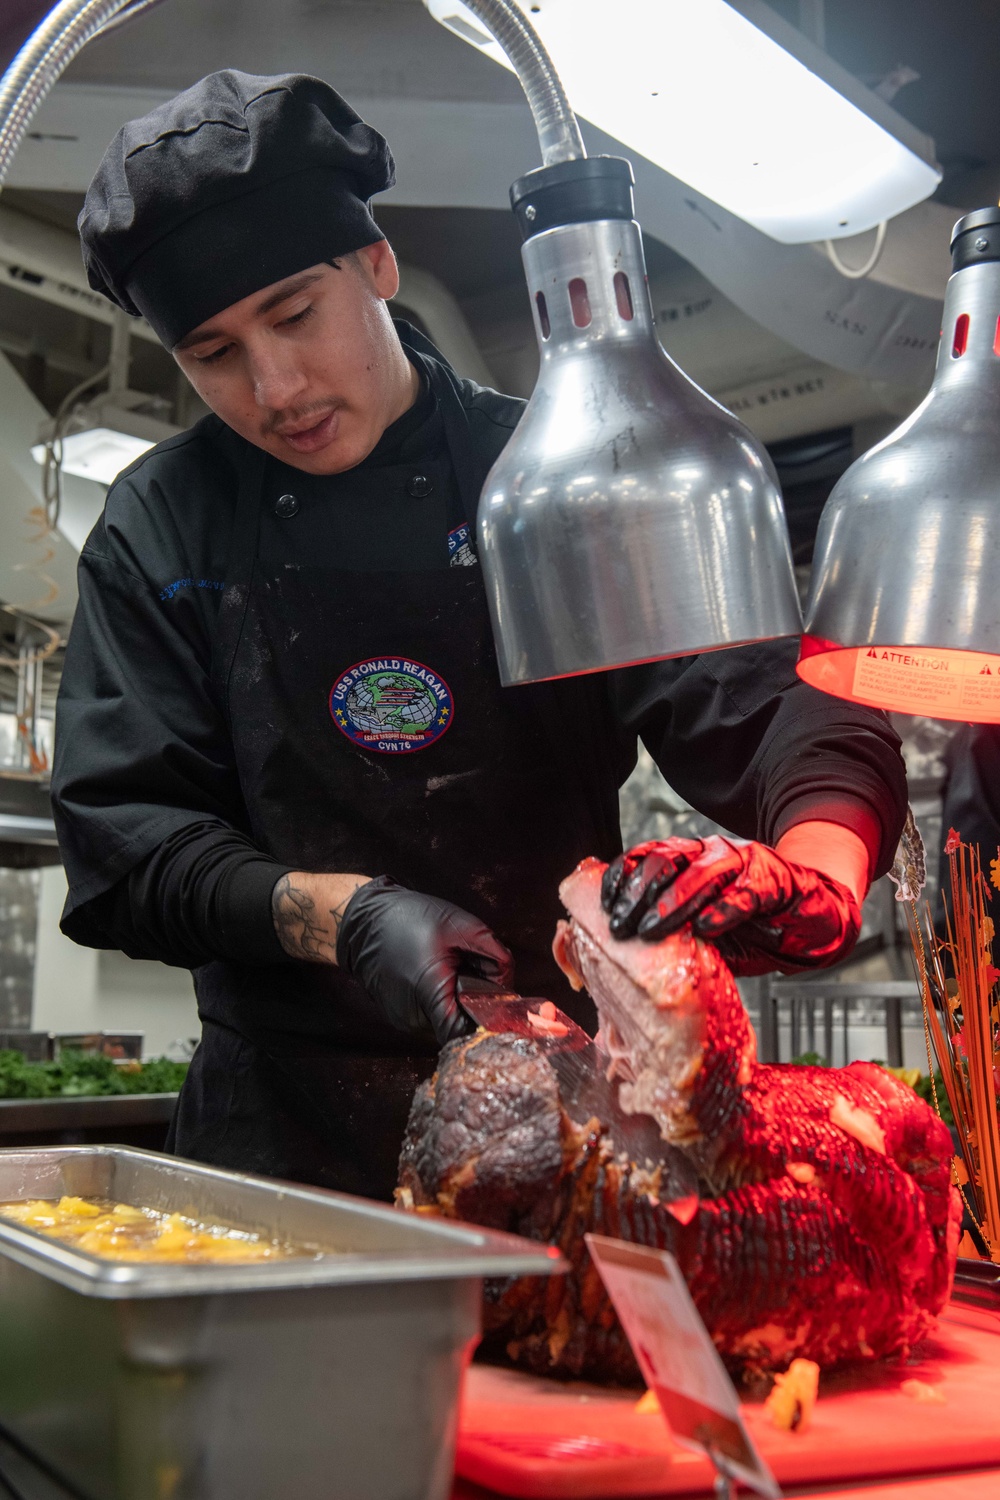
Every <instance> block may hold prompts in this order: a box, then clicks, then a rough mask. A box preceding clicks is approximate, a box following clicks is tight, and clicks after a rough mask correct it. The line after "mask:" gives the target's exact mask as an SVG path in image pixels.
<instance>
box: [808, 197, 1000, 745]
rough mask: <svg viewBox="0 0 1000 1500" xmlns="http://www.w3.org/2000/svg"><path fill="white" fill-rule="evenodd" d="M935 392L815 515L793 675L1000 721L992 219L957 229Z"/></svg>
mask: <svg viewBox="0 0 1000 1500" xmlns="http://www.w3.org/2000/svg"><path fill="white" fill-rule="evenodd" d="M951 251H952V275H951V277H950V279H949V282H948V289H947V292H946V294H945V302H944V321H943V331H942V334H941V342H940V345H939V348H938V357H937V366H936V369H935V374H934V382H933V384H932V386H931V389H930V392H929V394H928V395H927V397H926V399H925V400H924V401H923V402H922V403H921V405H920V406H918V407H917V409H916V411H915V412H913V414H912V415H911V416H910V417H908V418H907V420H906V421H905V422H904V423H903V424H902V426H900V427H897V429H896V431H895V432H893V433H890V435H889V436H888V437H887V438H884V439H883V441H882V442H881V443H878V444H876V446H875V447H874V448H872V449H870V451H869V452H868V453H866V454H864V455H863V457H861V458H859V459H858V460H857V462H856V463H854V464H852V465H851V467H850V468H849V469H848V470H847V472H846V474H844V475H843V477H842V478H841V479H840V480H839V481H838V483H837V485H836V486H835V488H834V490H833V492H832V493H831V495H830V498H829V500H828V501H827V503H826V508H825V509H824V511H823V515H822V518H821V520H820V525H819V531H818V535H817V538H816V550H815V557H814V561H813V575H812V587H811V591H810V597H809V602H808V604H807V606H806V616H805V618H806V624H805V633H804V635H803V637H802V646H801V651H800V655H799V662H798V667H797V671H798V674H799V676H800V677H801V678H802V679H803V680H804V681H805V682H808V683H810V684H811V685H812V686H813V687H817V688H821V689H822V691H823V692H825V693H832V694H833V695H834V696H835V697H837V698H849V699H851V701H852V702H854V703H865V704H869V705H871V706H872V707H875V708H884V709H892V710H895V711H896V712H898V713H907V714H924V715H927V716H928V717H930V718H935V719H959V720H964V721H966V722H969V723H980V724H1000V208H983V209H977V210H976V212H975V213H970V214H966V215H965V217H964V218H962V219H960V220H959V221H958V223H957V224H956V225H955V229H954V231H953V234H952V241H951Z"/></svg>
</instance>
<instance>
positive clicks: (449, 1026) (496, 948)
mask: <svg viewBox="0 0 1000 1500" xmlns="http://www.w3.org/2000/svg"><path fill="white" fill-rule="evenodd" d="M337 963H338V964H339V965H340V967H341V968H342V969H346V971H347V973H348V974H352V975H353V976H354V978H355V979H357V980H359V982H360V983H361V984H363V985H364V987H365V989H366V990H367V991H368V993H369V995H370V996H371V997H372V999H373V1000H374V1002H375V1004H376V1005H377V1006H378V1008H379V1010H380V1011H381V1012H382V1014H383V1015H384V1017H385V1019H386V1020H387V1021H388V1022H390V1024H391V1025H393V1026H398V1027H399V1029H400V1030H401V1031H412V1032H417V1033H421V1034H423V1035H424V1036H426V1035H427V1033H428V1032H429V1031H433V1033H434V1036H435V1038H436V1039H437V1041H438V1043H439V1045H441V1046H443V1045H444V1043H445V1042H448V1041H451V1039H452V1037H456V1036H464V1035H465V1034H466V1033H467V1032H471V1031H474V1030H475V1026H474V1024H473V1023H472V1021H470V1020H469V1018H468V1016H466V1014H465V1012H464V1011H463V1010H462V1009H461V1007H460V1006H459V1003H458V999H457V995H456V990H457V985H458V976H459V974H462V973H466V974H469V973H471V974H475V975H477V976H478V977H479V978H480V979H493V980H496V981H497V982H498V983H499V984H502V985H507V984H509V983H510V979H511V976H512V974H513V971H514V960H513V959H512V957H511V955H510V953H509V952H508V950H507V949H506V948H505V947H504V945H503V943H501V942H500V940H499V939H498V938H496V937H494V935H493V933H492V932H491V931H490V929H489V928H488V927H487V926H486V925H485V923H483V922H480V920H479V918H478V917H474V916H472V915H470V913H469V912H467V911H463V910H462V909H461V907H459V906H453V905H452V903H451V902H450V901H442V900H440V899H439V898H438V897H436V896H424V895H422V894H421V893H420V892H419V891H410V890H407V888H406V887H405V886H402V885H398V884H397V882H396V881H395V880H393V879H392V878H391V877H390V876H388V875H380V876H379V877H378V878H377V879H376V880H369V881H368V882H367V883H366V884H365V885H362V886H359V887H358V889H357V890H356V891H355V892H354V895H353V896H352V897H351V899H350V901H348V903H347V907H346V909H345V911H344V916H343V919H342V921H341V924H340V931H339V933H338V935H337Z"/></svg>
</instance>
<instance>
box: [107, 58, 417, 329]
mask: <svg viewBox="0 0 1000 1500" xmlns="http://www.w3.org/2000/svg"><path fill="white" fill-rule="evenodd" d="M394 181H395V169H394V166H393V160H392V155H391V153H390V151H389V147H388V146H387V145H386V143H385V141H384V139H383V138H382V136H380V135H379V134H378V132H377V131H375V130H372V128H371V126H369V125H366V124H365V123H364V121H363V120H362V119H361V118H360V117H359V116H358V115H357V114H355V112H354V110H353V109H352V108H351V106H350V105H349V104H347V103H346V101H345V100H343V99H342V98H341V97H340V95H339V94H338V93H335V91H334V90H333V89H332V88H330V86H329V85H328V84H325V83H323V82H322V80H321V79H319V78H310V77H309V76H308V75H306V74H303V73H285V74H280V75H278V76H277V77H271V78H264V77H256V76H255V75H254V74H252V73H239V72H237V71H236V70H235V69H232V68H227V69H225V70H224V71H223V72H221V73H210V74H209V76H208V77H207V78H203V79H202V80H201V82H200V83H196V84H195V85H194V87H193V88H190V89H187V90H185V92H184V93H183V94H178V95H177V97H176V98H175V99H171V100H169V101H168V102H167V103H166V104H161V105H160V106H159V107H158V108H157V109H154V110H153V111H152V112H151V113H150V114H148V115H144V116H143V118H142V119H141V120H130V121H129V122H128V124H127V125H123V126H122V128H121V130H119V132H118V134H117V135H116V136H115V138H114V140H113V141H112V142H111V145H110V146H109V147H108V149H107V151H106V152H105V153H104V160H103V161H102V162H101V165H100V167H99V168H98V170H97V175H96V176H95V178H94V180H93V182H92V183H91V184H90V188H89V189H88V192H87V197H86V200H85V202H84V205H83V212H82V213H81V215H80V218H79V224H78V227H79V230H80V238H81V239H82V241H83V254H84V262H85V264H86V267H87V277H88V280H89V281H90V285H91V286H92V287H93V288H94V290H95V291H98V292H103V294H104V296H105V297H108V298H110V300H111V301H112V302H116V303H117V304H118V306H119V307H123V308H124V309H125V311H126V312H129V313H134V314H139V313H141V314H142V315H143V316H144V317H145V318H146V319H147V320H148V321H149V323H150V324H151V325H152V326H153V328H154V329H155V330H156V332H157V334H158V335H159V337H160V338H161V339H162V340H163V342H164V343H165V344H166V345H167V347H168V348H173V346H174V345H175V344H176V343H177V342H178V340H179V339H182V338H183V337H184V335H185V334H186V333H190V332H191V330H192V329H193V328H197V327H199V325H200V324H202V323H204V322H205V320H206V318H211V317H212V316H214V314H215V313H217V312H221V311H222V309H223V308H225V307H230V306H232V304H233V303H234V302H239V301H240V299H241V298H243V297H249V296H250V295H251V294H252V293H253V292H257V291H260V289H261V288H262V287H266V286H270V285H271V284H272V283H273V282H275V281H281V280H282V279H283V278H284V277H286V276H293V275H294V274H295V272H296V271H302V270H304V269H305V267H306V266H312V265H318V264H319V262H320V261H327V260H333V259H335V258H336V257H337V256H339V255H347V254H348V253H349V252H350V251H352V250H359V249H360V248H361V246H362V245H371V244H374V242H375V241H376V240H381V239H384V238H385V236H384V235H383V233H382V231H381V230H380V229H379V228H378V226H377V224H376V223H375V221H374V219H373V218H372V217H371V214H370V213H369V212H368V199H369V198H370V197H371V195H372V194H373V193H379V192H381V191H382V190H383V189H384V188H388V187H392V185H393V183H394Z"/></svg>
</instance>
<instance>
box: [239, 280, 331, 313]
mask: <svg viewBox="0 0 1000 1500" xmlns="http://www.w3.org/2000/svg"><path fill="white" fill-rule="evenodd" d="M322 279H323V272H322V271H306V272H304V273H303V275H301V276H296V277H295V279H294V280H293V281H286V282H284V283H283V284H282V285H281V286H280V287H279V288H278V290H277V291H276V292H272V293H271V295H270V297H265V298H264V301H263V302H260V303H258V304H257V306H256V307H255V308H254V312H255V313H256V314H257V316H258V317H261V316H262V315H263V314H264V313H269V312H273V310H274V309H275V308H276V307H277V306H278V304H279V303H281V302H285V301H287V300H288V298H289V297H294V296H295V295H296V293H297V292H303V291H305V289H306V287H307V286H312V284H313V282H314V281H322Z"/></svg>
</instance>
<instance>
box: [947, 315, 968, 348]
mask: <svg viewBox="0 0 1000 1500" xmlns="http://www.w3.org/2000/svg"><path fill="white" fill-rule="evenodd" d="M968 347H969V314H968V313H962V315H961V316H960V317H959V318H958V319H957V320H956V323H955V337H954V339H953V340H952V345H951V357H952V359H960V358H961V357H962V355H963V354H964V353H965V351H966V349H967V348H968Z"/></svg>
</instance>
